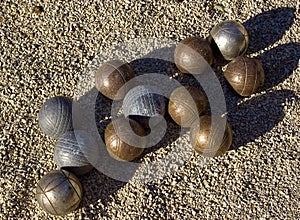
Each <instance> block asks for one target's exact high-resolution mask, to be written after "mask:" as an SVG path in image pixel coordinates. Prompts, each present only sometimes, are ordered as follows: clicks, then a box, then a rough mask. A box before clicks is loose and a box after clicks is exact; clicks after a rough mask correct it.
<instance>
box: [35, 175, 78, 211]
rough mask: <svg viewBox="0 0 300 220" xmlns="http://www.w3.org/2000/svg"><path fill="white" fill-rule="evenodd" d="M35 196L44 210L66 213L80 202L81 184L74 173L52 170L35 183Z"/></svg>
mask: <svg viewBox="0 0 300 220" xmlns="http://www.w3.org/2000/svg"><path fill="white" fill-rule="evenodd" d="M35 198H36V200H37V202H38V204H39V205H40V206H41V208H43V209H44V210H45V211H46V212H48V213H50V214H53V215H66V214H68V213H70V212H72V211H74V210H75V209H76V208H77V207H78V205H79V204H80V202H81V199H82V186H81V183H80V181H79V180H78V178H77V177H76V176H75V175H74V174H72V173H70V172H68V171H66V170H54V171H51V172H49V173H48V174H46V175H45V176H43V177H42V179H41V180H40V181H39V182H38V183H37V187H36V195H35Z"/></svg>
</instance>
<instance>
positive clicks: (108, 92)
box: [95, 60, 134, 100]
mask: <svg viewBox="0 0 300 220" xmlns="http://www.w3.org/2000/svg"><path fill="white" fill-rule="evenodd" d="M133 77H134V71H133V70H132V69H131V67H130V66H129V65H128V64H127V63H124V62H122V61H120V60H112V61H109V62H106V63H104V64H103V65H102V66H101V67H100V68H99V69H98V71H97V73H96V76H95V83H96V88H97V89H98V91H99V92H101V93H102V94H103V95H104V96H106V97H107V98H109V99H113V100H121V99H123V98H124V96H125V94H126V92H127V91H126V87H123V88H122V90H120V88H121V87H122V86H123V85H124V84H125V83H126V82H128V81H129V80H130V79H132V78H133ZM119 90H120V91H119ZM118 91H119V93H118Z"/></svg>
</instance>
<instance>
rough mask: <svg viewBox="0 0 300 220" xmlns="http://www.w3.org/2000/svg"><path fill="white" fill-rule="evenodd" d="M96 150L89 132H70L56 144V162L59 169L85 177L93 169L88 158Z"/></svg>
mask: <svg viewBox="0 0 300 220" xmlns="http://www.w3.org/2000/svg"><path fill="white" fill-rule="evenodd" d="M96 149H97V146H95V142H94V141H93V139H92V137H91V136H90V135H89V134H88V133H87V132H85V131H81V130H75V131H68V132H66V133H64V134H63V135H62V136H61V137H60V138H59V139H58V141H57V142H56V145H55V150H54V162H55V163H56V165H57V166H58V167H59V168H63V169H64V170H68V171H70V172H72V173H74V174H76V175H83V174H86V173H88V172H90V171H91V170H92V169H93V166H92V165H91V164H90V163H89V161H88V160H87V158H86V157H87V156H89V155H92V154H93V151H94V150H96Z"/></svg>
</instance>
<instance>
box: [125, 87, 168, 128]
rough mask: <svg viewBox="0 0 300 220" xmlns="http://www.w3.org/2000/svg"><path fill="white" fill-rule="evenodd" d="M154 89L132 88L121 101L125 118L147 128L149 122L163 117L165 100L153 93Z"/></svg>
mask: <svg viewBox="0 0 300 220" xmlns="http://www.w3.org/2000/svg"><path fill="white" fill-rule="evenodd" d="M155 92H156V91H155V88H154V87H151V86H145V85H140V86H136V87H134V88H132V89H131V90H129V92H128V93H127V94H126V96H125V98H124V100H123V105H122V106H123V111H124V115H125V117H129V118H132V119H134V120H137V121H138V122H139V123H140V124H141V125H142V126H143V127H144V128H146V129H147V128H149V124H148V122H149V120H150V119H151V120H153V122H154V121H155V120H156V119H157V124H158V123H159V120H160V119H161V116H164V115H165V108H166V100H165V98H164V97H163V96H162V95H159V94H156V93H155Z"/></svg>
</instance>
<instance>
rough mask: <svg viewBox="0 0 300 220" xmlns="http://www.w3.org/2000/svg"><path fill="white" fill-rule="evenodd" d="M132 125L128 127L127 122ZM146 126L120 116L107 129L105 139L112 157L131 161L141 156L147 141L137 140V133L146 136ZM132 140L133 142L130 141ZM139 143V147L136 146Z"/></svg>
mask: <svg viewBox="0 0 300 220" xmlns="http://www.w3.org/2000/svg"><path fill="white" fill-rule="evenodd" d="M128 123H129V125H130V127H127V126H126V124H127V125H128ZM145 134H146V132H145V130H144V128H143V127H142V126H141V125H140V124H138V123H137V122H136V121H134V120H131V119H126V118H118V119H116V120H114V121H113V122H111V123H110V124H109V125H108V126H107V127H106V129H105V132H104V140H105V144H106V148H107V151H108V153H109V154H110V156H111V157H113V158H115V159H116V160H121V161H131V160H134V159H136V158H137V157H139V156H140V155H141V154H142V153H143V151H144V147H145V146H146V142H143V141H141V142H137V141H136V140H137V139H136V138H135V135H138V136H140V137H142V136H145ZM131 141H132V143H133V144H132V143H130V142H131ZM137 145H138V147H136V146H137Z"/></svg>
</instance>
